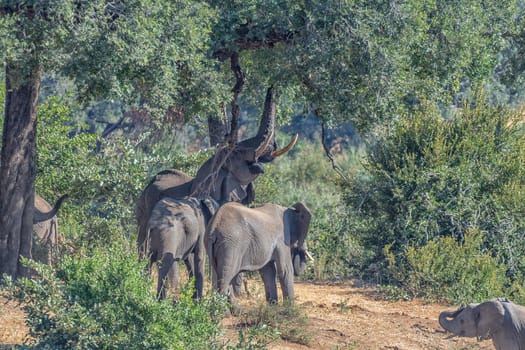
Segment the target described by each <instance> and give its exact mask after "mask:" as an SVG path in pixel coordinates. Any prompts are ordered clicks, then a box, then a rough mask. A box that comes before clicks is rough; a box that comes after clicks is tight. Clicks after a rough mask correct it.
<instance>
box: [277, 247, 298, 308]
mask: <svg viewBox="0 0 525 350" xmlns="http://www.w3.org/2000/svg"><path fill="white" fill-rule="evenodd" d="M279 256H280V258H279V259H278V260H277V262H276V265H277V273H278V275H279V283H280V285H281V290H282V291H283V298H284V299H288V300H289V301H290V302H291V303H293V300H294V297H295V295H294V286H293V266H292V259H291V256H290V251H289V250H287V251H285V252H283V254H279Z"/></svg>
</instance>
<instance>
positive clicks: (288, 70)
mask: <svg viewBox="0 0 525 350" xmlns="http://www.w3.org/2000/svg"><path fill="white" fill-rule="evenodd" d="M209 3H210V4H211V6H212V7H213V8H214V10H215V11H216V13H217V16H218V21H217V22H215V23H214V26H213V29H212V35H211V37H212V38H211V40H212V48H213V51H214V53H216V54H217V55H219V54H221V53H222V54H225V53H228V52H232V51H240V52H241V53H242V56H241V58H242V61H241V64H242V66H243V68H244V71H245V72H246V73H247V76H248V77H249V79H246V84H247V86H246V89H245V90H248V91H250V95H252V96H253V95H262V94H261V91H262V88H261V86H268V85H269V84H278V85H279V87H280V88H281V90H280V91H281V93H282V95H283V98H282V101H283V106H287V107H290V106H293V105H294V104H300V105H301V106H302V107H304V109H308V110H312V111H314V112H315V113H316V115H318V116H319V117H320V118H321V119H323V120H324V121H325V122H328V123H334V122H339V121H343V120H344V121H352V122H353V123H354V125H355V126H356V127H358V128H359V129H360V130H363V129H365V128H367V127H371V126H373V125H374V124H375V123H377V122H378V121H381V120H385V119H390V118H392V117H394V116H397V115H399V113H401V112H402V111H404V110H406V109H407V108H408V109H411V108H413V107H415V106H417V105H419V104H420V103H421V101H424V100H426V101H433V102H436V104H437V105H440V106H448V105H450V104H451V103H452V101H453V99H454V98H455V96H456V94H457V93H458V92H460V91H461V90H462V89H464V88H465V86H470V85H472V86H479V84H482V83H483V82H484V81H485V80H486V79H488V77H490V75H491V74H492V72H493V69H494V67H495V66H496V64H497V58H498V54H499V53H500V51H501V50H502V48H503V47H504V46H505V38H506V35H505V34H507V33H509V32H510V31H511V29H512V27H513V24H514V22H513V18H514V16H515V14H516V3H515V1H512V0H508V1H501V2H492V3H490V4H485V3H480V2H479V1H425V2H422V1H413V0H411V1H403V2H396V3H395V4H392V3H389V2H384V1H352V2H343V1H339V0H330V1H315V2H311V1H310V2H284V3H283V2H282V1H268V0H264V1H262V0H250V1H238V0H229V1H209ZM480 33H483V35H480ZM266 43H269V44H266ZM257 44H259V45H257ZM268 62H271V63H270V64H268ZM222 68H223V69H224V70H229V69H230V67H229V65H226V64H225V65H224V66H223V67H222ZM284 108H286V107H283V109H284Z"/></svg>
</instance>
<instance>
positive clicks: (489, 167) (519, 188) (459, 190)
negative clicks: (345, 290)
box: [343, 98, 525, 297]
mask: <svg viewBox="0 0 525 350" xmlns="http://www.w3.org/2000/svg"><path fill="white" fill-rule="evenodd" d="M520 120H521V114H520V113H516V112H511V111H508V110H506V109H504V108H498V107H492V106H489V105H488V104H487V103H485V101H484V100H483V99H482V98H479V99H478V100H477V102H476V105H475V106H469V105H465V106H464V107H463V108H462V109H459V110H457V111H456V114H455V115H453V116H452V117H450V118H449V119H446V120H444V119H442V117H441V116H440V114H439V113H437V112H435V111H433V110H426V111H424V110H422V111H418V112H416V113H414V114H413V115H408V116H406V117H404V118H402V119H401V120H399V121H398V122H396V123H393V124H392V125H391V126H390V128H385V129H384V130H382V131H381V132H379V133H378V134H377V135H376V139H375V141H374V143H373V144H372V145H371V147H370V151H369V153H368V155H367V157H366V159H365V161H364V167H363V170H362V171H360V172H358V173H356V174H355V175H353V176H352V178H351V180H350V181H349V182H348V183H346V184H343V187H344V189H345V191H346V195H345V198H344V200H345V203H346V204H347V205H348V215H349V217H350V218H351V219H350V221H351V222H352V223H354V228H355V230H356V233H357V234H358V235H359V237H360V239H361V240H362V242H363V245H364V246H366V247H367V248H368V249H371V250H372V251H373V252H374V257H373V259H372V260H373V261H375V262H376V263H379V266H384V265H385V263H386V260H385V257H384V254H383V248H384V247H385V246H387V245H388V246H389V247H390V248H389V251H390V252H392V253H394V254H395V255H400V254H402V253H404V252H406V251H407V250H408V249H409V247H423V246H425V245H426V244H427V243H429V242H430V241H432V240H433V239H434V238H437V237H441V236H450V237H454V238H455V239H457V240H458V241H462V240H464V239H465V233H466V232H468V231H469V230H479V231H480V232H481V233H482V234H483V237H484V239H483V248H484V249H487V251H488V252H490V254H492V255H493V256H494V257H497V259H499V260H498V261H500V262H501V263H503V264H504V266H505V269H506V274H508V276H509V277H510V278H511V280H510V282H509V283H512V278H513V276H517V275H518V274H519V273H521V271H523V269H524V268H525V265H523V261H524V259H523V257H524V256H525V250H524V249H523V244H522V242H521V241H522V238H521V237H523V232H524V229H525V223H524V221H523V212H525V208H524V203H525V197H524V196H525V193H524V192H523V188H524V176H523V175H524V174H523V171H524V169H523V164H524V162H525V152H524V146H525V138H524V134H523V129H522V127H521V126H520ZM462 297H463V296H462Z"/></svg>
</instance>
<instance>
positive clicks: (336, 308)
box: [0, 278, 494, 350]
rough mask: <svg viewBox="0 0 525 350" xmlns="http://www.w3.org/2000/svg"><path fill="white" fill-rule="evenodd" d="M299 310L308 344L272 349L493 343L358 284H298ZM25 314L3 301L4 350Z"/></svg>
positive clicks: (15, 340) (253, 300) (247, 303)
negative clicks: (449, 328) (454, 333)
mask: <svg viewBox="0 0 525 350" xmlns="http://www.w3.org/2000/svg"><path fill="white" fill-rule="evenodd" d="M248 285H249V288H250V292H251V296H250V297H246V296H245V297H243V298H241V299H240V304H241V305H242V306H243V308H244V309H249V308H251V307H256V306H257V305H258V304H260V303H261V301H262V300H263V299H264V289H263V288H262V285H261V283H260V282H259V280H258V279H257V278H252V279H250V281H249V282H248ZM295 296H296V306H298V307H299V308H300V310H302V311H303V312H305V313H306V314H307V316H308V325H307V327H308V330H307V333H308V334H309V335H310V342H309V344H308V345H300V344H296V343H291V342H286V341H276V342H274V343H272V344H270V346H269V348H270V349H290V350H301V349H356V350H376V349H398V350H401V349H403V350H405V349H446V350H462V349H483V350H489V349H490V350H492V349H494V347H493V346H492V342H491V341H482V342H479V341H477V340H476V339H472V338H457V337H450V334H447V333H445V332H444V331H443V330H442V329H441V327H440V326H439V324H438V322H437V318H438V315H439V313H440V312H441V311H442V310H444V309H447V308H448V309H450V307H448V306H447V305H440V304H429V303H425V302H424V301H422V300H412V301H396V302H389V301H384V300H381V299H380V298H379V297H378V294H377V293H376V292H375V291H374V289H373V288H370V287H365V286H362V285H360V284H359V283H358V282H355V281H345V282H340V283H329V282H322V283H321V282H319V283H311V282H296V284H295ZM24 319H25V315H24V313H23V312H22V310H21V309H20V306H19V305H17V304H16V303H13V302H6V300H5V299H1V298H0V349H9V348H11V346H12V345H14V344H22V343H23V341H24V339H26V337H27V327H26V326H25V324H24ZM243 320H244V319H243V317H242V316H241V317H226V318H225V319H224V320H223V327H224V330H225V339H224V343H230V344H235V343H236V341H237V340H236V335H237V329H238V327H239V325H240V324H241V323H242V322H243Z"/></svg>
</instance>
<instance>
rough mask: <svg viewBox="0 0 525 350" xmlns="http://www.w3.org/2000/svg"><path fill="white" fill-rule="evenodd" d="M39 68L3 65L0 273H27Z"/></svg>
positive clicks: (29, 251) (18, 274) (29, 249)
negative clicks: (22, 262) (25, 262)
mask: <svg viewBox="0 0 525 350" xmlns="http://www.w3.org/2000/svg"><path fill="white" fill-rule="evenodd" d="M41 76H42V69H41V68H40V67H39V66H30V65H27V66H20V65H14V64H11V63H10V62H8V63H7V65H6V96H5V118H4V127H3V134H2V150H1V161H0V276H2V274H4V273H6V274H7V275H9V276H11V277H12V278H17V277H22V276H27V274H28V272H29V271H28V269H27V268H25V267H23V266H22V264H21V263H20V257H21V256H24V257H31V244H32V230H33V207H34V192H35V191H34V185H35V177H36V164H35V163H36V110H37V103H38V95H39V90H40V81H41Z"/></svg>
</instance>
